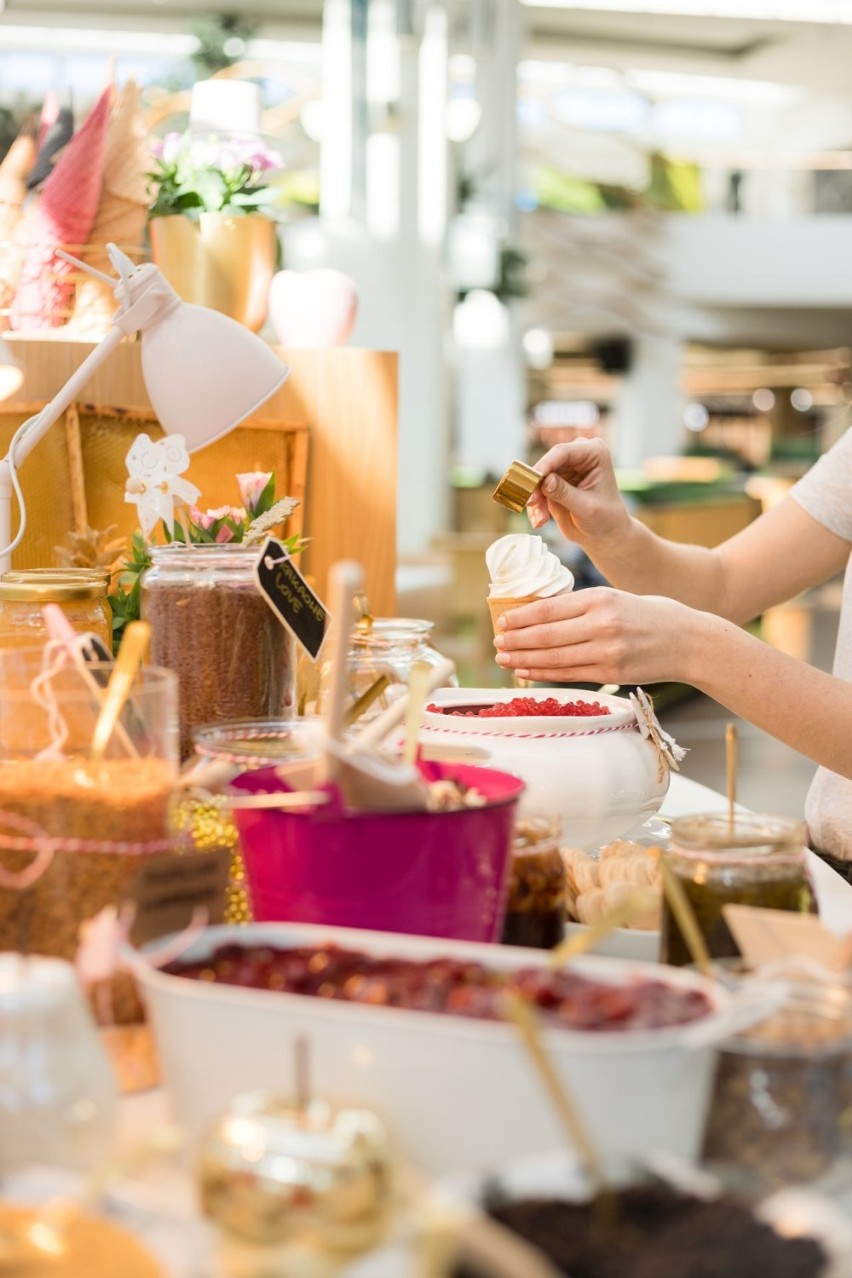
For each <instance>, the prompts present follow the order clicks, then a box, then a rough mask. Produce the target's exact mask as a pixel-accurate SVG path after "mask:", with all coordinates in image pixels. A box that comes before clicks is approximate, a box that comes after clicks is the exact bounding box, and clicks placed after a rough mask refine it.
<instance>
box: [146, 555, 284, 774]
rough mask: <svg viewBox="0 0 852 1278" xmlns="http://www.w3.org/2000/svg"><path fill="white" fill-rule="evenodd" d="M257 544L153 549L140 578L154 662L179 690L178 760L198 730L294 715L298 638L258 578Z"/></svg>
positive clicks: (188, 751) (186, 753)
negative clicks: (209, 725) (174, 677)
mask: <svg viewBox="0 0 852 1278" xmlns="http://www.w3.org/2000/svg"><path fill="white" fill-rule="evenodd" d="M258 553H259V551H258V547H257V546H245V545H242V544H238V545H214V544H202V545H190V546H186V545H183V544H180V545H176V544H172V545H170V546H154V547H152V549H151V560H152V562H151V567H150V568H149V569H148V571H147V572H146V573H145V574H144V576H143V578H142V616H143V618H144V619H145V620H146V621H148V622H150V624H151V631H152V633H151V661H152V662H153V663H154V664H155V665H158V666H166V667H167V668H168V669H170V670H174V671H175V673H176V674H177V676H178V683H179V687H180V755H181V758H182V759H187V758H189V756H190V755H191V754H192V734H193V730H194V729H195V728H197V727H199V726H200V725H201V724H205V723H217V722H222V721H224V720H228V719H257V718H264V717H267V716H270V717H273V718H274V717H286V716H288V715H290V714H293V713H294V712H295V696H296V684H295V670H296V653H295V640H294V639H293V636H292V635H291V633H290V632H289V630H287V629H286V628H285V627H284V626H283V625H282V624H281V622H280V621H279V620H278V618H277V617H276V616H275V614H274V613H273V612H272V609H271V608H270V607H269V605H268V604H267V603H266V601H265V599H264V597H263V595H262V594H261V593H260V590H259V589H258V587H257V585H256V583H255V580H254V565H255V562H256V560H257V556H258Z"/></svg>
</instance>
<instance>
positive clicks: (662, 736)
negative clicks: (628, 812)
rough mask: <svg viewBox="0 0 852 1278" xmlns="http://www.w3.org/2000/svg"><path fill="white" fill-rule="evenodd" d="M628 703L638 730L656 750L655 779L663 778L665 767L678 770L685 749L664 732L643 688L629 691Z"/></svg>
mask: <svg viewBox="0 0 852 1278" xmlns="http://www.w3.org/2000/svg"><path fill="white" fill-rule="evenodd" d="M630 704H631V706H632V707H633V713H634V714H635V716H636V722H637V724H638V725H639V731H640V732H641V734H642V736H643V737H645V739H646V740H647V741H650V742H651V744H652V745H653V746H654V748H655V749H656V751H657V780H658V781H663V780H665V776H666V769H667V768H669V769H672V768H673V769H674V771H675V772H680V765H681V763H682V762H683V760H684V759H685V758H686V749H685V748H684V747H683V746H680V745H678V743H677V742H676V741H675V739H674V737H673V736H672V735H671V733H669V732H666V730H665V728H664V727H663V726H662V724H661V723H660V721H659V719H658V718H657V716H656V714H655V713H654V703H653V701H652V700H651V698H650V697H649V696H648V694H647V692H645V690H644V689H643V688H637V689H636V691H635V692H631V694H630Z"/></svg>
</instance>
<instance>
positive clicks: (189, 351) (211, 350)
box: [142, 302, 290, 453]
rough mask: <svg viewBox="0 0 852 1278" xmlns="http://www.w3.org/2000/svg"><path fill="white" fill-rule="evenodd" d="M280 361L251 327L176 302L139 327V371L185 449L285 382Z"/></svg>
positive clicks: (229, 425) (209, 438)
mask: <svg viewBox="0 0 852 1278" xmlns="http://www.w3.org/2000/svg"><path fill="white" fill-rule="evenodd" d="M289 372H290V370H289V368H288V367H287V365H286V364H282V362H281V360H280V359H279V358H278V357H277V355H275V354H274V353H273V352H272V351H271V350H270V349H269V347H268V346H267V345H266V343H265V342H263V341H262V340H261V339H260V338H259V337H257V336H255V334H254V333H252V332H250V331H249V329H247V328H244V327H243V326H242V324H238V323H237V322H236V320H232V319H230V318H229V317H228V316H227V315H222V314H220V313H219V312H218V311H211V310H208V309H207V307H205V306H193V305H192V304H190V303H188V302H182V303H180V305H178V306H175V307H174V309H172V310H170V311H169V312H168V313H167V314H166V315H164V316H163V317H162V319H159V320H157V322H156V323H154V324H152V325H151V326H150V327H146V328H145V329H144V331H143V334H142V375H143V377H144V378H145V385H146V387H147V388H148V395H149V396H150V399H151V405H152V407H153V409H154V412H155V413H156V414H157V417H158V418H159V420H160V424H161V426H162V427H163V430H164V431H165V432H166V434H167V435H183V437H184V439H185V440H186V446H187V448H188V449H189V451H190V452H191V453H193V452H196V451H197V449H199V448H204V447H205V445H207V444H212V443H213V442H214V441H215V440H217V439H220V438H221V436H222V435H226V434H227V433H228V431H229V430H232V429H233V428H234V426H238V425H239V423H240V422H241V421H243V419H244V418H246V417H248V416H250V414H251V413H253V412H254V411H255V409H257V408H259V407H260V405H261V404H262V403H264V401H265V400H267V399H268V398H269V396H270V395H271V394H272V393H273V392H274V391H276V390H278V387H279V386H281V385H283V383H284V381H285V380H286V378H287V375H288V373H289Z"/></svg>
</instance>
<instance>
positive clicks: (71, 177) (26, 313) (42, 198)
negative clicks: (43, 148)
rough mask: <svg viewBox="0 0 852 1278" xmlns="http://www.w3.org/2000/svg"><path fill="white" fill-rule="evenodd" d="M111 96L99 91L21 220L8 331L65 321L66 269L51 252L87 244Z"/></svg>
mask: <svg viewBox="0 0 852 1278" xmlns="http://www.w3.org/2000/svg"><path fill="white" fill-rule="evenodd" d="M112 96H113V91H112V88H111V87H109V88H107V89H104V91H103V93H102V94H101V96H100V97H99V98H98V101H97V102H96V103H95V105H94V106H93V107H92V110H91V111H90V112H89V114H88V116H87V117H86V119H85V121H84V122H83V124H82V125H81V127H80V128H79V129H78V131H77V132H76V133H75V134H74V137H73V138H72V139H71V141H70V142H69V143H68V145H67V147H66V148H65V150H64V151H63V152H62V154H61V156H60V157H59V159H58V160H57V162H56V166H55V168H54V169H53V171H52V173H51V174H50V176H49V177H48V178H47V179H46V181H45V183H44V186H43V187H42V189H41V192H40V194H39V197H38V200H37V202H36V204H35V205H34V206H33V207H32V210H31V212H32V217H30V210H28V213H27V216H26V217H25V218H24V221H23V224H22V230H23V234H24V237H25V239H24V242H25V245H26V247H25V253H24V262H23V269H22V272H21V279H20V282H19V284H18V289H17V292H16V295H15V300H14V303H13V305H12V327H13V328H16V329H27V328H51V327H53V326H54V325H56V324H61V323H62V322H63V321H64V320H65V319H66V318H67V317H68V312H69V303H70V297H71V288H72V284H71V281H70V278H69V276H70V274H71V271H72V267H71V266H70V264H69V263H67V262H65V261H63V259H62V258H60V257H57V255H56V249H57V248H61V247H62V246H63V245H70V246H74V247H76V246H79V245H82V244H85V243H86V242H87V241H88V239H89V233H90V231H91V229H92V225H93V223H94V220H95V214H96V213H97V209H98V204H99V202H100V197H101V185H102V182H103V166H104V148H105V144H106V134H107V126H108V124H109V118H110V111H111V109H112Z"/></svg>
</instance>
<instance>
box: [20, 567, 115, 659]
mask: <svg viewBox="0 0 852 1278" xmlns="http://www.w3.org/2000/svg"><path fill="white" fill-rule="evenodd" d="M108 587H109V577H108V576H107V574H106V573H105V572H101V571H99V570H96V569H89V568H32V569H28V570H26V571H24V570H21V571H17V572H9V573H5V574H4V575H3V577H2V578H0V648H32V647H37V646H39V645H40V644H43V643H44V642H45V640H46V639H47V637H48V635H47V627H46V626H45V623H44V618H43V616H42V608H43V607H44V605H45V604H49V603H50V604H58V605H59V607H60V608H61V609H62V611H63V612H64V613H65V615H66V617H67V618H68V620H69V622H70V623H71V625H72V626H73V628H74V629H75V630H76V631H77V633H78V634H93V635H96V636H97V638H98V639H99V640H100V641H101V643H102V644H103V645H104V647H105V648H106V649H107V651H111V650H112V612H111V610H110V606H109V602H108V599H107V591H108Z"/></svg>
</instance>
